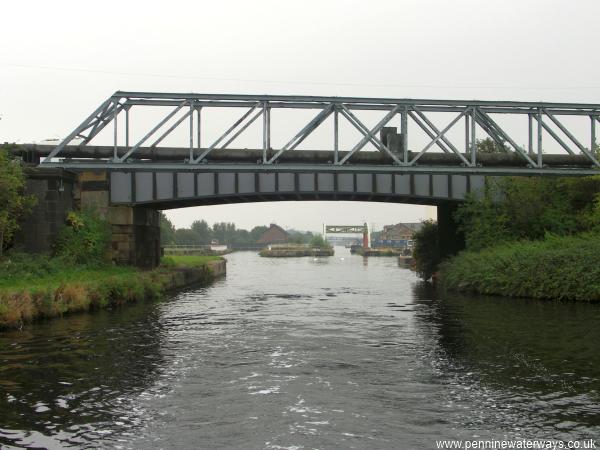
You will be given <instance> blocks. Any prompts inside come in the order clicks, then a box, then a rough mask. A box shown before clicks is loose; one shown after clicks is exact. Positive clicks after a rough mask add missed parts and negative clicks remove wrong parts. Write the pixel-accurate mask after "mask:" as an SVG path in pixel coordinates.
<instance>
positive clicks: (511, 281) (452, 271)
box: [440, 233, 600, 302]
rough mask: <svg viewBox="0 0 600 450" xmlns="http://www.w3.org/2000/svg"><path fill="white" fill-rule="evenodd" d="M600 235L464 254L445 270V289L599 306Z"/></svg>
mask: <svg viewBox="0 0 600 450" xmlns="http://www.w3.org/2000/svg"><path fill="white" fill-rule="evenodd" d="M598 255H600V234H598V233H582V234H579V235H576V236H556V235H551V234H549V235H547V236H546V238H545V239H544V240H537V241H526V240H523V241H517V242H510V243H506V244H504V245H499V246H496V247H490V248H486V249H483V250H481V251H464V252H462V253H460V254H458V255H457V256H455V257H454V258H452V259H451V260H449V261H446V262H444V263H442V264H441V265H440V275H441V276H440V279H441V284H442V286H443V287H445V288H447V289H451V290H460V291H464V292H475V293H480V294H490V295H504V296H514V297H533V298H546V299H568V300H579V301H588V302H598V301H600V264H599V262H600V259H599V256H598Z"/></svg>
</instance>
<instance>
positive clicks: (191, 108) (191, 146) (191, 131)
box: [190, 100, 194, 161]
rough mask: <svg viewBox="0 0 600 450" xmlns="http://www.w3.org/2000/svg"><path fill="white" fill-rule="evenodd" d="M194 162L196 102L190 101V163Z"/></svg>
mask: <svg viewBox="0 0 600 450" xmlns="http://www.w3.org/2000/svg"><path fill="white" fill-rule="evenodd" d="M193 160H194V101H193V100H190V161H193Z"/></svg>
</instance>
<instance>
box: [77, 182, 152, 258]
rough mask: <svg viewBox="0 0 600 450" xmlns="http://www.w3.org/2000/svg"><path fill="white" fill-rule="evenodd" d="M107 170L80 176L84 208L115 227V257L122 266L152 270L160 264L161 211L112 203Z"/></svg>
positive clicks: (112, 239)
mask: <svg viewBox="0 0 600 450" xmlns="http://www.w3.org/2000/svg"><path fill="white" fill-rule="evenodd" d="M108 183H109V182H108V173H107V172H105V171H98V172H82V173H81V174H80V175H79V203H80V207H81V208H92V209H95V210H96V211H97V212H98V213H99V214H100V215H101V216H102V217H104V218H106V220H107V221H108V223H109V224H110V227H111V232H112V238H111V249H112V260H113V261H114V262H115V263H116V264H120V265H132V266H137V267H142V268H148V269H151V268H153V267H156V266H157V265H158V264H159V263H160V225H159V213H158V210H156V209H153V208H147V207H141V206H126V205H120V206H112V205H111V204H110V193H109V184H108Z"/></svg>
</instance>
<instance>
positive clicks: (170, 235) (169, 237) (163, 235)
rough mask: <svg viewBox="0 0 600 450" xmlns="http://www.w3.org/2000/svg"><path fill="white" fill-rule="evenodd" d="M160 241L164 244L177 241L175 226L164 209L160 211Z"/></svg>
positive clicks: (171, 243)
mask: <svg viewBox="0 0 600 450" xmlns="http://www.w3.org/2000/svg"><path fill="white" fill-rule="evenodd" d="M159 223H160V242H161V244H162V245H173V244H174V243H175V227H174V226H173V224H172V223H171V221H170V220H169V219H168V218H167V216H166V215H165V213H163V212H162V211H161V212H160V213H159Z"/></svg>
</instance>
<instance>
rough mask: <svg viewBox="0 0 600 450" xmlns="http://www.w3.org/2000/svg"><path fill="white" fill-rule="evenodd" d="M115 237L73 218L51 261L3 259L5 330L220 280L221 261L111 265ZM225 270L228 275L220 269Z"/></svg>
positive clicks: (87, 218)
mask: <svg viewBox="0 0 600 450" xmlns="http://www.w3.org/2000/svg"><path fill="white" fill-rule="evenodd" d="M109 244H110V232H109V229H108V225H107V223H106V222H105V221H104V220H103V219H101V218H100V217H99V216H98V215H97V214H95V213H94V212H93V211H89V210H88V211H81V212H71V213H69V215H68V217H67V221H66V224H65V227H64V228H63V229H62V230H61V231H60V233H59V236H58V238H57V239H56V242H55V245H54V248H53V251H52V253H51V254H50V255H30V254H25V253H19V252H15V251H14V250H13V251H12V252H10V253H7V254H5V255H4V257H3V258H0V329H2V328H19V327H22V326H23V325H24V324H26V323H29V322H32V321H34V320H38V319H47V318H53V317H57V316H61V315H63V314H68V313H73V312H79V311H93V310H96V309H100V308H110V307H116V306H120V305H123V304H126V303H131V302H138V301H142V300H146V299H156V298H159V297H161V296H162V295H163V294H164V293H165V292H166V291H168V290H171V289H176V288H180V287H183V286H186V285H189V284H192V283H208V282H209V281H210V280H211V279H212V278H213V276H214V273H213V270H212V269H211V265H212V263H211V262H212V261H215V260H220V259H222V258H220V257H215V256H177V257H170V258H163V260H162V264H161V265H160V266H159V267H158V268H156V269H154V270H151V271H142V270H139V269H137V268H134V267H123V266H119V267H117V266H114V265H112V264H111V263H110V252H109ZM220 270H222V269H220Z"/></svg>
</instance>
